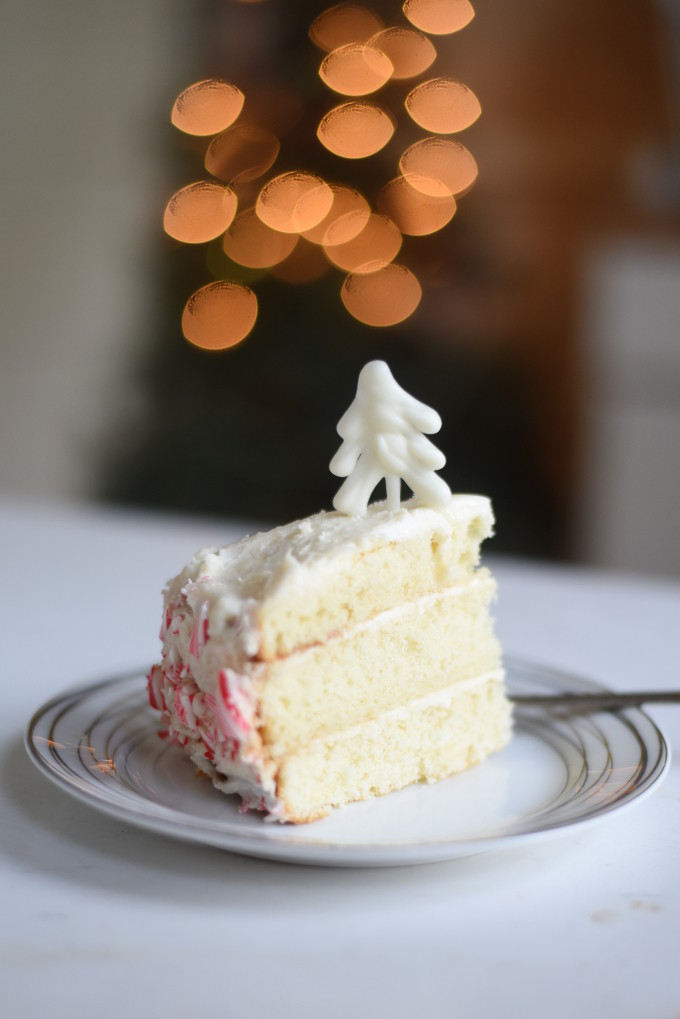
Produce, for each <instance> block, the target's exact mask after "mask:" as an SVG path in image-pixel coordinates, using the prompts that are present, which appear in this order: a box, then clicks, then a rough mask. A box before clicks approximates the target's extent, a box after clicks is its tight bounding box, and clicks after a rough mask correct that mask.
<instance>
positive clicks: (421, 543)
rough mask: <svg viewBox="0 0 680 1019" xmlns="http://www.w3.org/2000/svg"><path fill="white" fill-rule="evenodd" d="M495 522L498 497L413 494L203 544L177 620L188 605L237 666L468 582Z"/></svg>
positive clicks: (173, 603)
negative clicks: (430, 502) (221, 543)
mask: <svg viewBox="0 0 680 1019" xmlns="http://www.w3.org/2000/svg"><path fill="white" fill-rule="evenodd" d="M492 527H493V514H492V511H491V505H490V503H489V500H488V499H486V498H485V497H483V496H474V495H456V496H453V497H452V499H451V501H450V503H449V504H448V505H447V506H446V507H444V508H443V509H441V510H433V509H429V508H428V507H424V506H419V505H418V504H417V502H415V501H414V500H411V501H410V502H407V503H404V504H403V505H402V507H401V509H399V510H397V511H391V510H387V509H386V508H385V506H384V504H382V503H376V504H374V505H373V506H371V507H370V508H369V510H368V512H367V514H366V515H365V516H364V517H361V518H355V517H346V516H343V515H342V514H340V513H318V514H316V515H315V516H312V517H308V518H307V519H305V520H300V521H296V522H295V523H293V524H286V525H284V526H282V527H276V528H274V529H273V530H271V531H268V532H266V533H264V534H256V535H251V536H250V537H247V538H244V539H242V540H241V541H238V542H235V543H234V544H233V545H229V546H227V547H225V548H222V549H204V550H203V551H201V552H199V553H197V555H196V556H195V557H194V559H193V560H192V561H191V563H189V565H188V566H187V567H186V569H185V570H183V572H182V573H181V574H180V575H179V576H178V577H176V578H175V580H173V581H172V582H171V583H170V584H169V585H168V588H167V591H166V605H167V608H168V611H169V613H170V615H171V616H177V617H178V623H177V625H178V626H179V625H180V624H181V622H182V619H181V618H179V617H186V615H187V614H188V613H189V614H191V615H192V616H193V617H194V619H198V618H199V616H200V617H201V618H203V619H204V620H205V622H206V624H207V629H208V632H209V633H210V635H211V637H212V638H213V639H216V640H219V641H224V642H225V643H227V642H228V644H229V653H230V657H231V660H232V661H233V662H234V663H235V664H236V665H238V664H239V663H243V662H245V661H247V660H249V659H252V658H258V659H260V660H262V661H270V660H273V659H275V658H277V657H278V656H280V655H287V654H290V653H291V652H292V651H294V650H295V649H296V648H299V647H304V646H307V645H311V644H314V643H318V642H321V641H324V640H325V639H326V637H327V636H328V635H329V634H333V633H335V632H340V631H344V630H346V629H347V628H348V627H350V626H353V625H356V624H358V623H362V622H365V621H366V620H368V619H371V618H372V617H373V616H374V615H376V614H377V613H379V612H383V611H385V610H387V609H390V608H393V607H394V606H396V605H400V604H402V603H404V602H408V601H412V600H414V599H416V598H419V597H421V596H422V595H424V594H428V593H432V592H434V591H438V590H441V589H442V588H444V587H448V586H450V585H451V584H454V583H458V582H460V581H461V580H462V579H464V578H465V577H466V576H468V575H469V574H470V573H471V572H472V571H473V569H474V566H475V565H476V564H477V562H478V561H479V546H480V543H481V541H482V540H483V539H484V538H485V537H487V536H488V535H489V534H490V533H491V531H492Z"/></svg>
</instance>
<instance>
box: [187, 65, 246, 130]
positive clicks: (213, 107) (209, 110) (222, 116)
mask: <svg viewBox="0 0 680 1019" xmlns="http://www.w3.org/2000/svg"><path fill="white" fill-rule="evenodd" d="M243 102H244V95H243V92H241V90H240V89H239V88H237V87H236V85H232V84H230V82H228V81H223V80H222V79H221V78H206V79H205V80H204V81H197V82H195V83H194V84H193V85H189V87H188V88H185V89H184V91H183V92H180V94H179V95H178V96H177V99H176V100H175V105H174V106H173V108H172V113H171V115H170V119H171V120H172V123H173V124H174V125H175V127H177V128H179V130H180V131H184V133H185V134H193V135H209V134H217V133H218V132H219V131H224V130H225V129H226V128H228V127H230V125H231V124H233V123H234V121H235V120H236V118H237V117H238V115H239V114H240V112H241V110H242V109H243Z"/></svg>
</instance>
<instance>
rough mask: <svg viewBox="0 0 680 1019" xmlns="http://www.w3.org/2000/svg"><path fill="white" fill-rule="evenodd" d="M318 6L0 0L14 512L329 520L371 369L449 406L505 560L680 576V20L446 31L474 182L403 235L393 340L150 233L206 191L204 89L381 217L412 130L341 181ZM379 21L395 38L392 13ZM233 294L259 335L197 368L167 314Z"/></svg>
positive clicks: (3, 369)
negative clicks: (337, 460)
mask: <svg viewBox="0 0 680 1019" xmlns="http://www.w3.org/2000/svg"><path fill="white" fill-rule="evenodd" d="M327 6H328V5H327V4H326V3H312V2H307V0H303V2H299V3H295V4H290V3H285V2H284V0H260V2H251V3H246V2H240V0H183V2H182V0H120V2H119V3H118V4H115V5H112V4H110V3H104V2H100V0H70V2H69V3H68V4H60V3H54V2H49V0H35V2H33V3H31V4H4V5H3V7H4V10H3V32H2V35H1V37H0V51H1V60H0V73H1V74H2V84H3V95H4V97H5V98H4V102H3V104H2V110H1V112H0V117H1V118H2V121H3V123H2V138H3V146H2V157H1V158H2V189H1V191H0V202H1V203H2V223H3V237H2V259H3V263H2V276H1V283H0V286H1V287H2V305H1V306H2V321H3V333H2V338H1V340H0V494H2V495H4V496H9V497H11V498H15V499H28V500H39V501H45V502H47V501H50V500H57V501H80V502H82V501H84V500H86V501H91V502H106V503H107V504H117V505H125V506H132V507H145V508H153V509H156V510H158V509H161V510H168V511H172V512H178V511H180V512H189V513H195V514H208V515H218V516H224V517H239V518H244V517H249V518H253V519H255V520H257V521H262V522H269V521H271V522H278V521H281V520H286V519H291V518H292V517H295V516H302V515H306V514H308V513H311V512H315V511H316V510H318V509H320V508H322V507H329V506H330V502H331V499H332V496H333V493H334V491H335V490H336V489H337V487H338V486H339V481H338V480H337V479H335V478H333V477H332V476H331V475H330V474H329V473H328V469H327V464H328V461H329V460H330V458H331V457H332V455H333V453H334V452H335V450H336V448H337V446H338V445H339V439H338V437H337V435H336V433H335V425H336V422H337V420H338V418H339V417H340V416H341V414H342V413H343V411H344V410H345V408H346V407H347V405H348V404H349V403H350V401H351V399H352V397H353V395H354V391H355V387H356V378H357V375H358V372H359V369H360V368H361V366H362V365H363V364H364V363H365V362H366V361H368V360H369V359H371V358H375V357H380V358H384V359H385V360H387V361H388V363H389V364H390V367H391V368H392V371H393V373H394V375H395V377H396V378H397V380H398V381H399V382H400V384H401V385H402V386H404V388H406V389H407V390H409V391H410V392H412V393H413V394H414V395H415V396H417V397H418V398H419V399H421V400H424V401H425V402H427V403H429V404H431V405H432V406H434V407H435V408H436V409H437V410H438V411H439V412H440V414H441V416H442V418H443V420H444V426H443V429H442V432H441V433H440V434H439V436H438V437H437V440H436V441H437V444H438V445H439V446H440V447H441V448H442V449H443V450H444V452H445V453H446V455H447V457H448V464H447V467H446V468H445V470H444V472H443V474H444V476H445V477H446V480H447V481H448V482H449V484H450V485H451V487H452V488H453V489H454V490H458V491H479V492H484V493H487V494H489V495H490V496H491V497H492V499H493V501H494V504H495V508H496V513H497V517H498V527H497V538H496V539H495V542H494V547H495V551H497V552H506V553H510V554H516V555H528V556H532V557H547V558H551V559H562V560H569V561H575V562H586V563H591V564H596V565H603V566H607V567H614V568H617V569H625V570H639V571H645V572H648V573H657V574H666V575H674V576H679V575H680V526H679V520H680V453H679V450H680V4H679V3H677V2H676V0H637V2H636V3H634V4H632V3H625V4H622V3H621V2H620V0H549V2H546V0H515V2H514V3H512V4H508V3H507V2H505V0H477V2H476V4H475V11H476V16H475V18H474V20H472V21H471V22H470V24H468V25H467V26H466V27H465V28H463V29H462V30H461V31H459V32H456V33H455V34H450V35H442V36H436V37H435V36H432V40H433V42H434V43H435V45H436V50H437V58H436V61H435V63H434V64H433V65H432V69H431V70H430V71H428V72H427V74H430V75H431V74H437V75H445V76H451V77H454V78H456V79H460V80H461V81H463V82H464V83H465V84H466V85H468V86H469V87H470V88H471V89H472V90H473V92H474V93H475V94H476V96H477V97H478V98H479V100H480V102H481V105H482V109H483V114H482V116H481V118H480V119H479V120H477V121H476V122H475V123H474V124H472V126H470V127H469V128H467V129H466V130H464V131H463V132H461V134H460V135H456V138H457V139H458V140H460V141H462V142H463V143H464V145H465V146H466V147H467V148H468V149H469V150H470V152H472V153H473V155H474V157H475V159H476V161H477V165H478V167H479V177H478V179H477V181H476V183H475V184H474V186H473V187H472V188H471V189H470V190H469V192H468V193H466V194H463V195H461V196H460V197H459V201H458V209H457V211H456V215H455V216H454V218H453V219H452V221H451V222H450V223H449V224H448V226H446V227H445V228H444V229H442V230H439V231H437V232H436V233H434V234H432V235H429V236H422V237H421V236H415V237H413V236H409V237H405V238H404V243H403V247H402V251H401V252H400V256H399V260H400V261H401V262H404V263H405V264H408V266H409V267H410V268H411V269H412V271H413V272H414V273H415V275H416V277H417V278H418V279H419V280H420V283H421V285H422V290H423V296H422V300H421V302H420V304H419V305H418V307H417V309H416V310H415V312H414V313H413V314H412V315H410V316H409V317H408V318H407V319H406V320H405V321H403V322H402V323H400V324H398V325H393V326H387V327H375V326H370V325H366V324H365V323H363V322H360V321H358V320H357V319H356V318H354V317H352V315H350V314H349V313H348V311H347V310H346V308H345V307H344V305H343V303H342V301H341V300H340V297H339V294H340V287H341V284H342V279H343V275H342V273H341V272H339V271H338V270H337V269H336V268H335V267H332V266H329V265H325V264H324V265H323V267H322V268H323V271H322V268H320V267H319V263H318V262H314V264H313V265H312V267H311V268H305V266H304V265H302V267H301V268H300V266H299V265H298V267H297V268H295V267H294V268H295V273H292V272H289V273H287V272H286V271H284V272H280V273H279V274H278V275H275V274H274V273H273V272H271V273H270V272H264V273H262V272H260V273H257V272H255V273H253V272H251V273H250V274H249V273H248V272H244V271H242V270H240V269H239V268H238V266H236V267H235V266H234V265H233V264H229V260H228V259H227V260H226V261H225V256H224V253H223V252H222V251H221V249H220V250H218V246H217V247H216V245H215V243H212V244H188V245H181V244H179V243H177V242H176V241H173V240H172V239H171V238H169V237H168V236H166V235H165V234H164V232H163V229H162V221H163V212H164V209H165V206H166V203H167V202H168V199H169V198H170V196H171V195H172V194H173V193H174V192H176V191H177V190H178V189H179V188H181V187H183V186H184V185H186V184H188V183H189V182H191V181H197V180H200V179H205V178H206V177H207V176H208V175H207V174H206V171H205V169H204V167H203V155H204V153H205V148H206V141H207V140H206V139H196V138H192V137H190V136H187V135H185V134H182V133H181V132H179V131H178V130H177V129H176V128H175V127H173V126H172V125H171V123H170V111H171V108H172V104H173V101H174V99H175V97H176V96H177V95H178V93H180V91H181V90H183V89H185V88H186V87H187V86H188V85H190V84H191V83H193V82H196V81H198V80H200V79H204V78H208V77H211V76H217V77H221V78H226V79H227V80H228V81H230V82H233V83H235V84H236V85H238V87H239V88H240V89H242V91H243V92H244V93H245V94H246V97H247V101H251V103H252V109H257V110H259V114H260V116H264V117H270V118H271V119H272V123H273V122H274V121H276V123H277V125H278V128H277V129H278V131H279V134H280V136H281V154H280V158H279V161H278V162H277V164H276V170H277V171H279V170H287V169H290V168H295V167H296V166H300V167H304V168H306V169H309V170H312V171H313V172H315V173H324V174H329V175H334V177H335V179H336V180H344V181H347V183H350V184H352V185H353V186H361V188H362V189H363V191H364V193H365V194H367V195H370V197H371V200H373V198H374V196H375V194H377V193H378V191H379V188H380V186H381V185H382V184H384V183H385V181H386V180H388V179H389V178H390V177H391V176H394V174H395V173H396V171H397V163H398V158H399V151H400V149H399V146H400V145H401V148H402V149H403V147H404V145H403V138H402V139H401V140H400V139H398V137H397V135H398V132H396V133H395V136H394V138H393V140H392V141H391V142H390V143H389V144H388V145H386V146H385V147H384V148H383V149H381V151H380V152H379V153H377V154H375V155H372V156H370V157H369V158H368V159H363V160H352V161H349V160H344V161H343V160H340V159H338V158H337V157H335V156H333V155H332V154H329V153H328V151H326V150H325V149H323V148H322V146H321V145H320V144H319V142H318V141H317V139H316V136H315V130H314V125H315V124H316V123H317V122H318V119H319V115H320V114H321V113H322V112H323V111H324V110H325V109H328V107H329V106H330V105H332V102H335V101H338V100H339V98H340V97H335V99H334V100H332V99H331V96H330V94H329V91H328V89H327V87H326V86H325V85H324V83H323V82H322V81H321V80H320V78H319V77H318V74H317V69H318V66H319V63H320V61H321V59H322V58H323V53H321V52H320V50H319V49H318V48H315V46H314V45H313V43H312V42H311V41H310V39H309V37H308V34H307V33H308V29H309V26H310V24H311V23H312V22H313V21H314V19H315V18H316V17H317V16H318V15H319V14H321V13H322V12H323V11H324V10H326V8H327ZM366 6H367V7H369V8H370V9H371V10H372V11H374V12H375V13H376V15H377V16H378V17H379V18H381V19H382V21H383V22H384V24H385V25H391V24H402V25H403V24H406V22H405V20H404V16H403V14H402V11H401V3H399V2H397V0H381V2H372V0H368V2H367V4H366ZM425 76H426V77H427V75H425ZM421 77H422V76H421ZM416 80H420V79H416ZM412 86H413V82H411V83H409V85H408V88H411V87H412ZM389 88H391V89H392V92H391V93H390V92H389V91H388V92H386V93H385V94H386V97H387V98H386V100H385V101H386V102H392V103H397V102H402V101H403V95H402V93H400V92H399V90H398V87H397V85H394V84H393V85H390V86H389ZM400 95H402V99H400V98H399V97H400ZM248 97H250V100H249V99H248ZM395 108H396V107H395ZM246 109H248V107H246ZM412 127H413V125H412ZM406 131H407V134H406V136H405V137H406V142H407V143H408V141H410V140H412V138H411V136H410V135H408V128H406ZM421 133H422V132H421ZM298 261H299V262H300V260H298ZM314 266H316V268H315V267H314ZM239 272H240V275H239ZM305 273H306V276H305ZM230 274H231V275H230ZM292 276H295V277H296V279H297V280H302V282H294V283H292V282H290V279H291V277H292ZM219 278H235V279H240V280H242V281H245V282H246V283H247V284H248V285H249V286H251V287H252V288H253V290H254V291H255V293H256V295H257V299H258V304H259V314H258V317H257V321H256V323H255V326H254V328H253V330H252V332H251V333H250V334H249V335H248V336H247V337H246V338H245V339H244V340H243V342H241V343H239V344H237V345H235V346H233V347H231V348H230V349H228V350H224V351H220V352H215V351H205V350H200V349H198V348H197V347H196V346H193V345H191V344H190V343H188V342H187V341H186V339H185V338H184V337H183V335H182V328H181V321H182V311H183V308H184V306H185V303H186V301H187V299H188V298H189V296H190V295H191V294H192V292H194V291H195V290H196V289H197V288H199V287H201V286H203V285H204V284H207V283H209V282H210V281H211V280H213V279H219Z"/></svg>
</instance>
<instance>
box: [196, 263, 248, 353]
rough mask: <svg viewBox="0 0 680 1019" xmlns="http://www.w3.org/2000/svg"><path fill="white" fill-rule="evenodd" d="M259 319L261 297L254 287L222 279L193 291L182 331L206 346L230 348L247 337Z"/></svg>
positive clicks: (212, 348) (207, 347) (198, 345)
mask: <svg viewBox="0 0 680 1019" xmlns="http://www.w3.org/2000/svg"><path fill="white" fill-rule="evenodd" d="M256 319H257V298H256V296H255V294H254V293H253V291H252V290H251V289H250V287H245V286H243V285H242V284H240V283H231V282H229V281H227V280H218V281H217V282H216V283H208V284H207V286H205V287H201V289H200V290H197V291H196V293H194V294H192V295H191V297H190V298H189V300H188V301H187V303H186V306H185V308H184V312H183V314H182V332H183V333H184V335H185V337H186V338H187V340H188V341H189V343H193V344H194V346H196V347H201V348H202V349H203V350H226V349H227V348H228V347H233V346H235V345H236V344H237V343H240V342H241V340H243V339H245V337H246V336H247V335H248V333H249V332H250V330H251V329H252V328H253V326H254V325H255V320H256Z"/></svg>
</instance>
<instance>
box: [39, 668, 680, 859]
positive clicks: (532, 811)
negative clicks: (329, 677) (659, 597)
mask: <svg viewBox="0 0 680 1019" xmlns="http://www.w3.org/2000/svg"><path fill="white" fill-rule="evenodd" d="M508 685H509V688H510V692H511V693H513V694H519V693H532V694H537V693H540V694H546V693H547V694H553V693H559V692H566V691H572V692H579V691H586V690H594V689H601V687H598V686H596V685H595V684H593V683H590V682H586V681H585V680H581V679H576V678H574V677H572V676H567V675H563V674H560V673H556V672H553V671H551V670H548V669H545V668H542V667H539V666H533V665H528V664H525V663H516V662H512V663H509V664H508ZM157 727H158V715H157V714H156V712H153V711H152V710H151V709H150V708H149V707H148V705H147V697H146V683H145V680H144V677H143V673H142V672H140V673H135V674H134V675H128V676H123V677H118V678H116V679H111V680H108V681H106V682H101V683H96V684H93V685H90V686H86V687H81V688H79V689H77V690H74V691H71V692H68V693H65V694H63V695H62V696H60V697H56V698H54V699H53V700H51V701H49V702H48V703H47V704H45V705H44V706H43V707H42V708H40V710H39V711H38V712H37V713H36V714H35V715H34V717H33V719H32V720H31V722H30V725H29V728H28V731H27V735H26V745H27V748H28V751H29V754H30V756H31V757H32V759H33V761H34V762H35V763H36V764H37V766H38V767H39V768H40V769H41V770H42V771H43V772H44V773H46V774H47V775H48V776H49V777H50V778H51V779H52V780H53V781H55V782H56V783H57V784H58V785H59V786H61V787H62V788H63V789H65V790H67V791H68V792H70V793H72V794H73V795H74V796H77V797H78V798H79V799H81V800H83V801H84V802H86V803H89V804H90V805H91V806H93V807H97V808H98V809H100V810H102V811H104V812H105V813H107V814H111V815H112V816H114V817H116V818H118V819H119V820H122V821H125V822H127V823H129V824H134V825H138V826H139V827H141V828H146V829H150V830H151V831H154V832H157V833H161V834H164V835H169V836H172V837H174V838H179V839H185V840H187V841H191V842H201V843H204V844H207V845H212V846H218V847H220V848H222V849H228V850H231V851H232V852H236V853H243V854H246V855H250V856H258V857H267V858H271V859H276V860H285V861H290V862H296V863H305V864H319V865H326V866H394V865H399V864H411V863H429V862H434V861H438V860H451V859H455V858H456V857H462V856H469V855H472V854H474V853H480V852H484V851H486V850H489V849H495V848H500V847H502V846H505V845H513V844H517V843H518V842H519V841H520V840H523V839H536V838H539V837H541V836H546V835H549V834H551V833H556V832H559V831H562V830H564V829H568V828H571V827H573V826H574V825H578V824H583V823H586V822H590V821H593V820H595V819H596V818H602V817H605V816H606V815H607V814H608V813H609V812H610V811H612V810H615V809H618V808H620V807H623V806H624V805H626V804H630V803H632V802H634V801H639V799H640V797H641V796H643V795H644V794H645V793H648V792H649V791H650V790H651V789H652V788H653V787H654V785H655V784H656V783H657V782H658V781H659V779H660V778H661V777H662V775H663V774H664V771H665V769H666V767H667V765H668V761H669V754H668V749H667V746H666V743H665V741H664V738H663V736H662V734H661V733H660V732H659V730H658V728H657V727H656V725H655V724H654V723H653V722H652V721H651V719H650V718H648V717H647V715H645V714H644V712H642V711H640V710H637V709H627V710H625V711H618V712H599V713H597V714H571V715H565V714H564V713H560V712H556V711H550V710H546V709H537V708H531V709H529V708H522V709H521V710H517V711H516V715H515V733H514V736H513V738H512V740H511V742H510V744H509V746H508V747H506V749H505V750H503V751H502V752H501V753H499V754H496V755H495V756H493V757H491V758H489V759H488V760H486V761H485V762H484V763H483V764H480V765H477V767H475V768H472V769H470V770H469V771H466V772H464V773H463V774H460V775H456V776H454V777H453V778H450V779H446V780H445V781H443V782H439V783H436V784H434V785H416V786H411V787H410V788H408V789H405V790H403V791H402V792H398V793H391V794H390V795H388V796H383V797H380V798H379V799H375V800H371V801H370V802H367V803H357V804H352V805H351V806H349V807H345V808H343V809H341V810H336V811H334V812H333V813H332V814H331V815H330V816H329V817H326V818H324V819H323V820H321V821H316V822H314V823H313V824H307V825H281V824H275V823H274V824H272V823H266V822H265V821H264V820H263V819H262V816H261V815H258V814H241V813H239V810H238V802H237V799H236V798H235V797H231V796H224V795H223V794H222V793H220V792H218V791H217V790H215V789H214V788H213V787H212V786H211V785H210V783H208V782H206V781H204V780H201V779H198V778H197V777H196V774H195V768H194V766H193V764H192V763H191V761H190V760H189V759H188V758H187V757H186V756H185V754H184V753H183V751H182V750H180V749H179V748H177V747H175V746H169V745H168V744H167V742H164V741H162V740H161V739H159V738H158V735H157Z"/></svg>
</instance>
